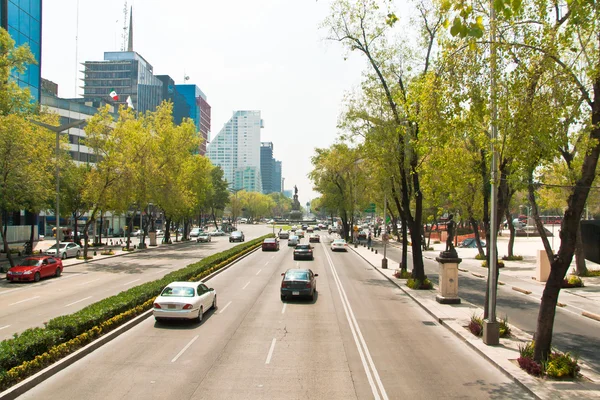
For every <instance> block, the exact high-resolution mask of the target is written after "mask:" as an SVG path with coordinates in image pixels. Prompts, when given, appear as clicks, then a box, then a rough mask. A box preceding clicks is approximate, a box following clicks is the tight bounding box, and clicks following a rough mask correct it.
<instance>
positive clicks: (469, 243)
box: [460, 238, 485, 248]
mask: <svg viewBox="0 0 600 400" xmlns="http://www.w3.org/2000/svg"><path fill="white" fill-rule="evenodd" d="M479 243H481V247H485V242H484V241H483V240H479ZM460 247H469V248H475V247H477V241H476V240H475V238H468V239H465V240H463V241H462V243H461V244H460Z"/></svg>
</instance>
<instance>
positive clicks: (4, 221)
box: [0, 210, 15, 268]
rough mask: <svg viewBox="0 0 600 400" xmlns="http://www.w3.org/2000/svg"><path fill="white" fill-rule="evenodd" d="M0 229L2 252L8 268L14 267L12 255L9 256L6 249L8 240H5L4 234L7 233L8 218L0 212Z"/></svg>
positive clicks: (8, 251)
mask: <svg viewBox="0 0 600 400" xmlns="http://www.w3.org/2000/svg"><path fill="white" fill-rule="evenodd" d="M0 227H2V244H3V245H4V252H5V253H6V258H8V262H9V263H10V267H11V268H12V267H14V266H15V262H14V260H13V258H12V254H10V248H9V247H8V239H7V238H6V234H7V233H8V218H7V215H6V211H4V210H2V211H0Z"/></svg>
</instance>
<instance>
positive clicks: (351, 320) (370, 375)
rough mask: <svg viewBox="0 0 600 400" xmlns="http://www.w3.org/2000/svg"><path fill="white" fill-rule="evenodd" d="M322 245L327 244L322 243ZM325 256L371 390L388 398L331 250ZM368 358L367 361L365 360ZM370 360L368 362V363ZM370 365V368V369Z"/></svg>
mask: <svg viewBox="0 0 600 400" xmlns="http://www.w3.org/2000/svg"><path fill="white" fill-rule="evenodd" d="M321 246H325V245H324V244H321ZM325 256H326V258H327V261H328V263H329V268H330V269H331V273H332V275H333V280H334V281H335V284H336V286H337V288H338V293H339V294H340V300H341V301H342V306H343V307H344V313H345V314H346V319H347V320H348V324H349V325H350V330H351V332H352V337H353V338H354V343H355V344H356V348H357V349H358V353H359V355H360V360H361V362H362V364H363V368H364V369H365V373H366V374H367V379H368V381H369V385H370V386H371V391H372V392H373V397H375V399H376V400H379V399H381V398H383V399H384V400H388V396H387V393H386V391H385V388H384V387H383V383H381V379H380V377H379V373H378V372H377V368H375V364H374V363H373V359H372V358H371V353H370V352H369V348H368V347H367V343H366V342H365V339H364V337H363V334H362V332H361V330H360V326H358V322H357V321H356V317H355V316H354V312H353V311H352V306H350V301H349V300H348V296H347V295H346V291H345V290H344V286H343V285H342V282H341V280H340V278H339V276H338V274H337V270H336V269H335V266H334V265H333V261H332V260H331V256H330V255H329V252H327V251H325ZM365 358H366V361H365ZM367 361H368V364H367ZM369 367H370V369H369ZM373 380H375V381H376V383H377V387H378V388H379V391H380V392H381V397H380V396H379V393H378V392H377V387H375V383H374V382H373Z"/></svg>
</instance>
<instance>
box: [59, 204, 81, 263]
mask: <svg viewBox="0 0 600 400" xmlns="http://www.w3.org/2000/svg"><path fill="white" fill-rule="evenodd" d="M71 215H72V216H73V219H74V220H75V223H74V224H73V243H77V244H78V245H80V246H81V239H80V238H79V235H78V234H77V222H79V218H78V216H77V211H76V212H74V213H71ZM57 225H58V224H57ZM56 234H57V235H58V228H57V229H56ZM56 254H58V251H57V252H56Z"/></svg>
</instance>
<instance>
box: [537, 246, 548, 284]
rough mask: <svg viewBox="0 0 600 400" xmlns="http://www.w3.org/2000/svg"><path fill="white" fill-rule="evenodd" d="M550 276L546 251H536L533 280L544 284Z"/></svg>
mask: <svg viewBox="0 0 600 400" xmlns="http://www.w3.org/2000/svg"><path fill="white" fill-rule="evenodd" d="M549 276H550V260H549V259H548V254H546V250H538V251H537V259H536V262H535V279H536V280H537V281H538V282H546V281H547V280H548V277H549Z"/></svg>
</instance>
